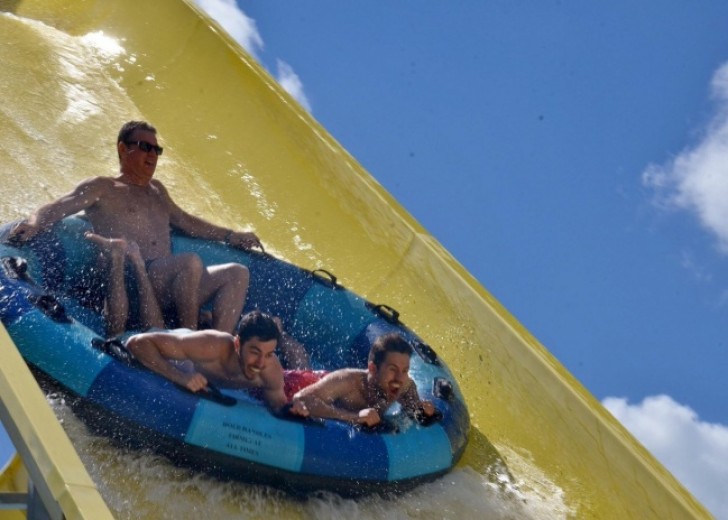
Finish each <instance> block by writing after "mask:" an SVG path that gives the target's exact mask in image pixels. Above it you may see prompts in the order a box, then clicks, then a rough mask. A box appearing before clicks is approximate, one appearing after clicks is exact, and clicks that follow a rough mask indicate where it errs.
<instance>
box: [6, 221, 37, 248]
mask: <svg viewBox="0 0 728 520" xmlns="http://www.w3.org/2000/svg"><path fill="white" fill-rule="evenodd" d="M39 232H40V226H37V225H35V224H31V223H30V222H28V221H27V220H21V221H20V222H18V223H17V224H15V226H13V229H11V230H10V233H8V235H7V238H6V240H7V242H8V243H10V244H13V243H16V244H17V243H23V242H27V241H28V240H30V239H31V238H33V237H34V236H35V235H37V234H38V233H39Z"/></svg>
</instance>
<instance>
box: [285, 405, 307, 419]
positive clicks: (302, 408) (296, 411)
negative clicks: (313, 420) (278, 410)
mask: <svg viewBox="0 0 728 520" xmlns="http://www.w3.org/2000/svg"><path fill="white" fill-rule="evenodd" d="M288 413H290V414H291V415H298V416H299V417H308V415H309V413H308V408H306V405H305V404H304V403H303V402H302V401H293V402H292V403H291V407H290V408H289V409H288Z"/></svg>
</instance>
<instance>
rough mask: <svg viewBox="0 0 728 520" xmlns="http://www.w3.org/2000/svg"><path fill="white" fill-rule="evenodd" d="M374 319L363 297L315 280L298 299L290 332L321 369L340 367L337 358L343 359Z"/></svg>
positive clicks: (339, 360)
mask: <svg viewBox="0 0 728 520" xmlns="http://www.w3.org/2000/svg"><path fill="white" fill-rule="evenodd" d="M375 319H377V317H376V316H375V315H374V314H373V313H372V312H371V311H370V310H369V309H367V307H366V302H365V300H364V299H362V298H360V297H359V296H357V295H356V294H354V293H352V292H351V291H348V290H346V289H338V290H331V289H330V288H328V287H325V286H323V285H320V284H318V283H315V284H313V286H311V288H310V289H309V291H308V293H306V296H305V297H304V298H303V300H301V303H300V304H299V306H298V311H297V313H296V317H295V320H294V323H293V324H291V325H290V326H289V327H290V331H289V332H290V334H291V335H292V336H294V337H296V338H298V339H299V341H301V343H303V344H304V345H305V346H306V349H307V350H308V351H309V353H310V354H311V357H312V360H313V362H314V363H316V362H318V363H320V364H321V368H323V367H327V368H328V369H333V368H341V366H337V361H338V362H341V360H342V359H343V360H346V356H347V355H348V354H349V350H350V346H351V343H352V342H353V341H354V338H356V337H357V336H358V335H359V333H360V332H361V331H362V330H363V329H364V328H365V327H366V326H367V325H369V324H370V323H371V322H373V321H374V320H375ZM324 350H325V351H326V352H323V351H324ZM365 365H366V363H363V364H362V366H361V367H359V368H362V367H363V366H365ZM316 368H319V367H318V366H317V367H316Z"/></svg>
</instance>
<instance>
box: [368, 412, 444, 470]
mask: <svg viewBox="0 0 728 520" xmlns="http://www.w3.org/2000/svg"><path fill="white" fill-rule="evenodd" d="M383 438H384V442H385V444H386V445H387V451H388V452H389V475H388V479H389V480H390V481H392V480H400V479H406V478H411V477H419V476H421V475H427V474H430V473H436V472H439V471H445V470H448V469H450V467H451V466H452V463H453V460H452V447H451V446H450V439H449V438H448V436H447V434H446V433H445V431H444V430H443V429H442V427H441V426H440V425H439V424H434V425H432V426H428V427H426V428H424V427H416V426H412V427H411V428H410V429H408V430H407V432H406V433H404V432H402V433H400V434H395V435H383Z"/></svg>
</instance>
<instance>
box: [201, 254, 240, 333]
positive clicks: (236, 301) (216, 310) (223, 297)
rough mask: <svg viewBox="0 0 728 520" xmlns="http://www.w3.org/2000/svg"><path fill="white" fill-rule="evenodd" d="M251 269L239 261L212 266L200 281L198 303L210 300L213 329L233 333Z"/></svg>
mask: <svg viewBox="0 0 728 520" xmlns="http://www.w3.org/2000/svg"><path fill="white" fill-rule="evenodd" d="M249 283H250V272H249V271H248V268H247V267H245V266H244V265H241V264H236V263H230V264H222V265H213V266H210V267H208V268H207V270H206V271H205V273H204V274H203V275H202V279H201V282H200V293H199V294H200V302H201V303H206V302H208V301H212V328H214V329H217V330H221V331H223V332H229V333H231V334H232V333H233V332H234V329H235V325H237V323H238V320H239V319H240V314H241V313H242V311H243V306H244V305H245V297H246V295H247V294H248V284H249Z"/></svg>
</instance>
